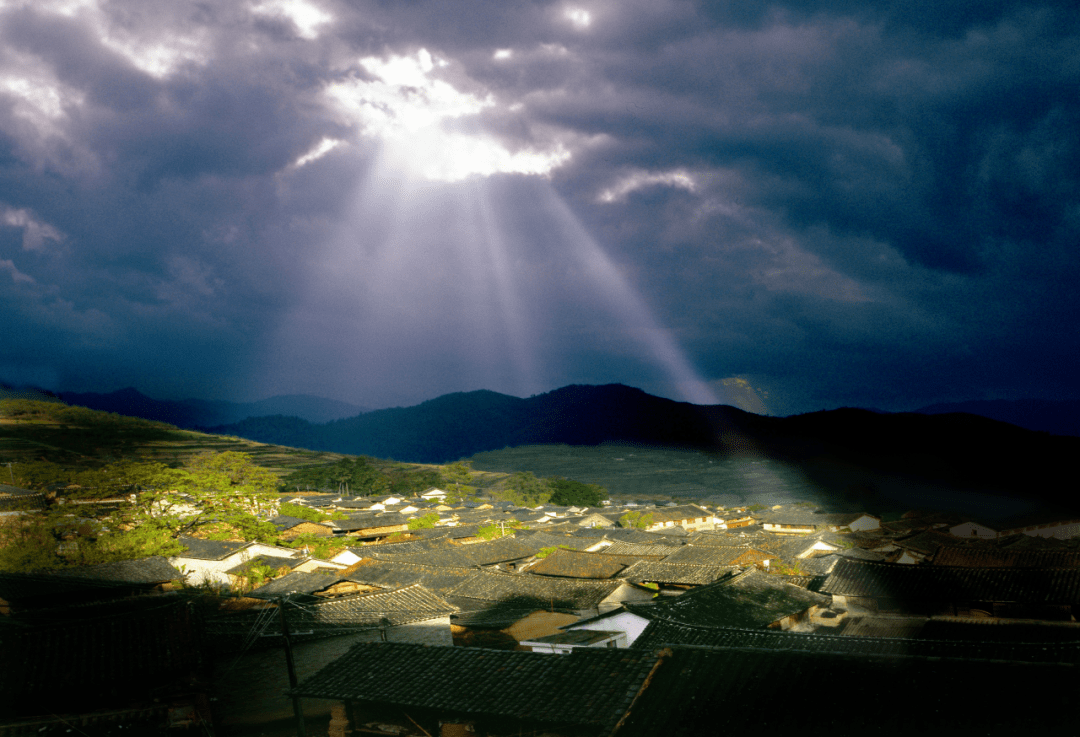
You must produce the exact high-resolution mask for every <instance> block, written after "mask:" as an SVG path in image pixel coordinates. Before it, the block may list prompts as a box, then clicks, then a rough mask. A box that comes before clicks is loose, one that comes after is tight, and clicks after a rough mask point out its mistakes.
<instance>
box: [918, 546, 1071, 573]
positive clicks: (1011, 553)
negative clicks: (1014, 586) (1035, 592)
mask: <svg viewBox="0 0 1080 737" xmlns="http://www.w3.org/2000/svg"><path fill="white" fill-rule="evenodd" d="M933 565H935V566H961V567H965V568H1080V551H1077V550H1032V549H1030V548H1005V549H986V548H972V547H970V546H946V545H942V546H941V547H940V548H938V551H937V554H936V555H935V556H934V561H933Z"/></svg>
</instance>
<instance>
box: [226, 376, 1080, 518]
mask: <svg viewBox="0 0 1080 737" xmlns="http://www.w3.org/2000/svg"><path fill="white" fill-rule="evenodd" d="M212 431H213V432H220V433H225V434H230V435H239V436H241V437H246V438H250V439H252V440H258V441H262V442H271V443H278V444H283V445H294V446H299V447H305V448H311V449H316V450H329V451H335V452H339V453H351V454H359V455H372V456H377V457H380V458H394V459H396V460H400V461H413V462H427V463H442V462H448V461H453V460H457V459H459V458H463V457H468V456H471V455H473V454H475V453H478V452H481V451H485V450H499V449H502V448H505V447H516V446H519V445H534V444H559V443H562V444H569V445H596V444H599V443H631V444H637V445H641V446H663V447H681V448H693V449H698V450H702V451H706V452H710V453H716V454H719V455H733V454H734V455H760V456H767V457H769V458H774V459H780V460H784V461H787V462H790V463H792V464H794V465H796V466H798V467H799V469H800V470H801V471H802V472H803V473H804V474H805V475H806V476H807V477H808V478H809V479H811V480H812V481H814V482H815V483H817V484H818V485H819V486H820V487H822V488H826V489H830V490H832V491H833V492H834V494H835V496H836V498H837V499H838V501H841V502H844V503H845V504H847V505H849V506H850V505H854V506H858V505H863V506H867V507H872V506H873V502H874V498H875V495H876V494H877V491H876V489H877V486H878V485H879V484H880V483H883V482H882V479H885V478H887V479H888V482H887V483H888V485H889V486H890V487H892V488H895V487H896V486H897V484H898V483H899V485H900V486H903V485H904V484H905V483H910V484H911V485H912V486H913V487H914V486H919V487H926V486H927V485H930V486H931V487H933V486H939V485H944V486H947V487H949V488H951V489H967V490H978V491H979V493H989V494H996V493H1000V494H1003V495H1007V496H1010V497H1016V496H1017V495H1020V496H1023V497H1024V498H1029V499H1033V500H1035V499H1037V500H1039V501H1040V503H1044V502H1045V503H1053V504H1054V505H1055V506H1060V505H1065V506H1069V505H1072V504H1073V503H1074V502H1075V501H1076V500H1075V498H1074V497H1075V494H1074V492H1073V489H1074V488H1075V484H1063V483H1062V479H1063V478H1071V474H1072V473H1073V470H1072V463H1073V461H1072V459H1073V458H1075V457H1076V456H1077V454H1080V439H1077V438H1072V437H1062V436H1053V435H1049V434H1047V433H1040V432H1033V431H1030V430H1025V429H1023V428H1020V427H1016V426H1014V425H1009V424H1006V423H1003V422H998V421H995V420H990V419H986V418H983V417H978V416H975V415H970V414H949V415H941V416H931V415H923V414H917V413H902V414H887V413H878V412H871V411H869V410H861V409H838V410H830V411H825V412H814V413H810V414H805V415H795V416H792V417H766V416H761V415H754V414H750V413H748V412H744V411H742V410H739V409H736V408H734V407H728V406H725V405H716V406H697V405H692V404H687V403H684V402H674V401H671V400H668V399H662V398H660V397H654V396H650V395H648V394H646V393H645V392H643V391H641V390H639V389H633V388H630V387H626V386H622V385H618V384H613V385H608V386H567V387H563V388H562V389H557V390H555V391H552V392H548V393H546V394H541V395H537V396H534V397H530V398H528V399H519V398H516V397H510V396H506V395H503V394H497V393H495V392H490V391H478V392H469V393H457V394H448V395H445V396H442V397H439V398H437V399H433V400H430V401H428V402H424V403H422V404H419V405H417V406H415V407H407V408H395V409H384V410H377V411H374V412H368V413H365V414H362V415H359V416H357V417H350V418H348V419H343V420H337V421H335V422H330V423H327V424H324V425H314V424H311V423H306V422H303V421H300V420H297V419H296V418H286V417H262V418H253V419H249V420H246V421H244V422H241V423H237V424H233V425H227V426H222V427H216V428H212ZM897 479H900V481H899V482H898V481H897Z"/></svg>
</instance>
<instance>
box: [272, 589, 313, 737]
mask: <svg viewBox="0 0 1080 737" xmlns="http://www.w3.org/2000/svg"><path fill="white" fill-rule="evenodd" d="M288 600H289V597H288V596H282V597H280V598H278V618H279V619H280V620H281V636H282V637H283V638H284V639H285V667H286V668H288V669H289V688H290V689H295V688H296V668H295V667H294V665H293V655H292V641H291V640H290V639H289V621H288V620H287V619H286V618H285V602H286V601H288ZM292 703H293V714H294V715H295V716H296V737H307V736H306V734H305V732H304V707H303V706H302V705H301V704H300V697H299V696H297V695H296V694H293V695H292Z"/></svg>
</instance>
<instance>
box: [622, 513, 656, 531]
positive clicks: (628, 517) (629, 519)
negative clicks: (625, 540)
mask: <svg viewBox="0 0 1080 737" xmlns="http://www.w3.org/2000/svg"><path fill="white" fill-rule="evenodd" d="M652 523H653V515H652V512H649V513H646V514H642V513H641V512H627V513H626V514H624V515H623V516H622V517H619V527H634V528H637V529H639V530H647V529H648V528H649V525H651V524H652Z"/></svg>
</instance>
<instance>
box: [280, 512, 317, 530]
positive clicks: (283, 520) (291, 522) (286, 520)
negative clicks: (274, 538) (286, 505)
mask: <svg viewBox="0 0 1080 737" xmlns="http://www.w3.org/2000/svg"><path fill="white" fill-rule="evenodd" d="M304 523H309V524H313V525H314V524H319V523H318V522H312V521H311V520H308V519H301V518H300V517H290V516H289V515H287V514H279V515H278V516H277V517H274V518H273V519H271V520H270V524H272V525H273V526H274V527H276V528H277V529H278V530H288V529H290V528H292V527H296V526H297V525H302V524H304Z"/></svg>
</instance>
